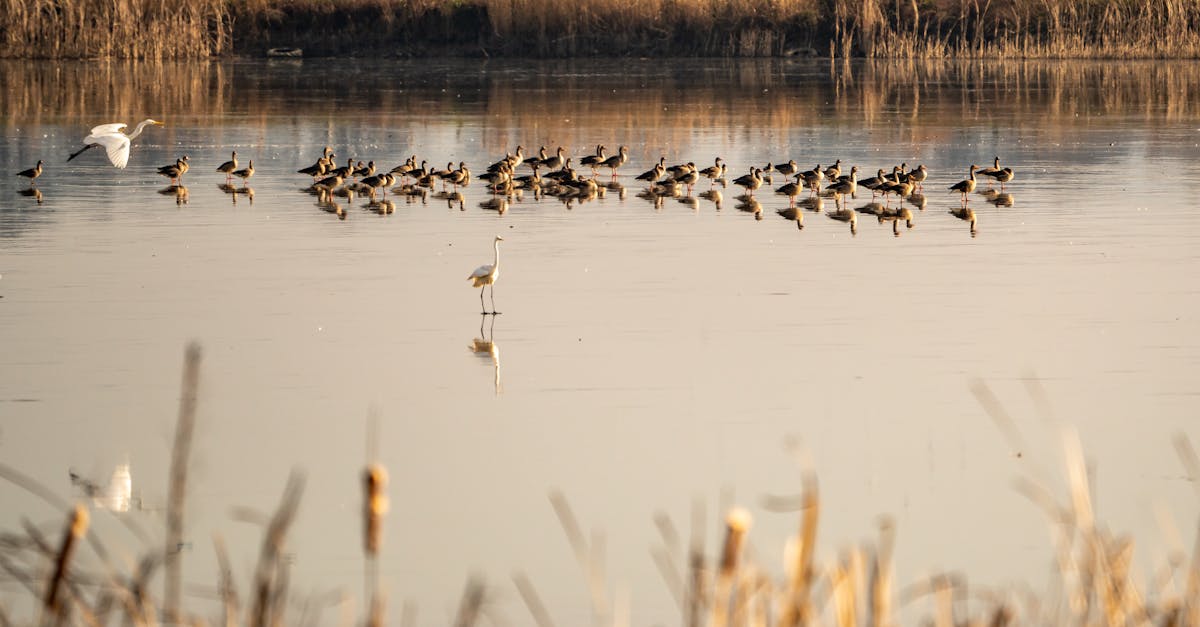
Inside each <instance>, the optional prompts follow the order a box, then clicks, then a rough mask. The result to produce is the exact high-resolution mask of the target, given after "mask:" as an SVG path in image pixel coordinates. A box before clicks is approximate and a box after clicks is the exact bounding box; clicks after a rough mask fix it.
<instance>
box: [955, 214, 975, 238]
mask: <svg viewBox="0 0 1200 627" xmlns="http://www.w3.org/2000/svg"><path fill="white" fill-rule="evenodd" d="M950 215H952V216H954V217H956V218H958V219H959V220H964V221H966V222H968V223H970V225H971V237H975V236H976V235H978V234H979V228H978V226H979V220H978V218H976V216H975V210H974V209H971V208H970V207H961V208H955V209H951V210H950Z"/></svg>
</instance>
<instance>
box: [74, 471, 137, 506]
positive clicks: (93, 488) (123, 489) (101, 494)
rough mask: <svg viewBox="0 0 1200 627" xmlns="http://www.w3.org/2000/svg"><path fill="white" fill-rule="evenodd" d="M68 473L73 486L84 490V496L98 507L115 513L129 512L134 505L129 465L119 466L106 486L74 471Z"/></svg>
mask: <svg viewBox="0 0 1200 627" xmlns="http://www.w3.org/2000/svg"><path fill="white" fill-rule="evenodd" d="M68 473H69V475H70V477H71V484H72V485H75V486H77V487H78V488H79V489H80V490H82V491H83V494H84V496H87V497H88V498H90V499H92V503H93V504H94V505H95V506H96V507H98V508H101V509H107V510H109V511H113V512H127V511H129V508H130V506H131V505H132V503H133V475H132V474H131V473H130V472H129V464H128V463H124V464H117V467H116V468H113V471H112V476H110V477H109V479H108V483H107V484H105V485H100V484H99V483H96V482H94V481H91V480H90V479H87V478H86V477H84V476H82V475H80V474H79V473H77V472H75V471H74V470H70V471H68Z"/></svg>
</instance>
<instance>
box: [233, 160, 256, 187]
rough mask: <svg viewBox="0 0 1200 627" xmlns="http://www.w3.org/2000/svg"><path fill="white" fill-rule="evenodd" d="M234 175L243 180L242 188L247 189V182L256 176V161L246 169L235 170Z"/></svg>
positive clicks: (251, 162) (247, 165)
mask: <svg viewBox="0 0 1200 627" xmlns="http://www.w3.org/2000/svg"><path fill="white" fill-rule="evenodd" d="M233 175H234V176H236V177H238V178H240V179H242V187H245V186H246V182H247V181H248V180H249V179H250V177H252V176H254V159H251V160H250V163H248V164H246V167H245V168H243V169H241V170H234V172H233Z"/></svg>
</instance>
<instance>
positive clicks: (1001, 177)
mask: <svg viewBox="0 0 1200 627" xmlns="http://www.w3.org/2000/svg"><path fill="white" fill-rule="evenodd" d="M988 176H990V177H992V178H994V179H996V180H997V181H1000V189H1004V184H1005V183H1007V182H1009V181H1011V180H1013V169H1012V168H1002V169H1000V170H999V171H997V172H993V173H991V174H989V175H988Z"/></svg>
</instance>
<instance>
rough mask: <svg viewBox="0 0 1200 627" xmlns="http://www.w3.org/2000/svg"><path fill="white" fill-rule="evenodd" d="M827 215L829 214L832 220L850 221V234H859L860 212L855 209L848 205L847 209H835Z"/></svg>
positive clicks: (827, 213)
mask: <svg viewBox="0 0 1200 627" xmlns="http://www.w3.org/2000/svg"><path fill="white" fill-rule="evenodd" d="M825 215H827V216H829V219H831V220H837V221H838V222H847V223H849V224H850V234H851V235H858V213H857V212H856V211H854V210H853V209H850V208H848V207H847V208H845V209H835V210H834V211H828V212H826V213H825Z"/></svg>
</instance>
